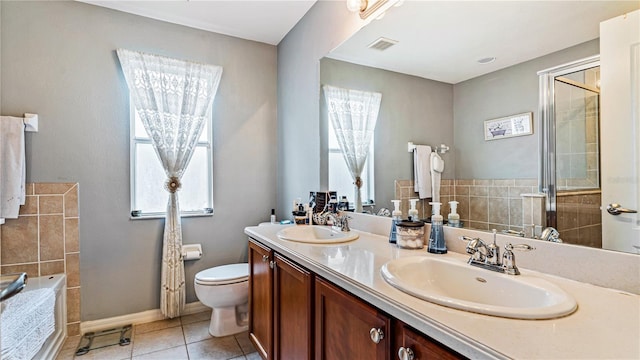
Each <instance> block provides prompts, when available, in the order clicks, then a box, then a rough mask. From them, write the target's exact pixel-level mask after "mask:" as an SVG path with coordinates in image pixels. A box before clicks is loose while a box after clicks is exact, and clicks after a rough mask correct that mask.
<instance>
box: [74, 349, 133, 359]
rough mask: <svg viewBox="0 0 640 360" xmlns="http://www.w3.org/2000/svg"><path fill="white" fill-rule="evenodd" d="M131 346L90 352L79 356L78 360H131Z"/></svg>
mask: <svg viewBox="0 0 640 360" xmlns="http://www.w3.org/2000/svg"><path fill="white" fill-rule="evenodd" d="M131 349H132V346H131V345H125V346H120V345H111V346H107V347H103V348H100V349H93V350H89V352H88V353H86V354H84V355H81V356H77V357H76V360H123V359H131Z"/></svg>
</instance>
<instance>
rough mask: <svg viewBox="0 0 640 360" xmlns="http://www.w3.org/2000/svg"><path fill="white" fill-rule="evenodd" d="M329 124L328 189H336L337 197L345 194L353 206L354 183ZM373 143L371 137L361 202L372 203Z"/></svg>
mask: <svg viewBox="0 0 640 360" xmlns="http://www.w3.org/2000/svg"><path fill="white" fill-rule="evenodd" d="M327 123H328V124H329V126H328V129H329V131H328V132H329V134H328V136H329V137H328V138H329V189H330V190H331V191H336V192H337V193H338V197H342V196H346V197H347V199H348V200H349V207H350V208H354V207H355V198H356V195H355V194H356V192H355V185H354V184H353V178H352V177H351V173H350V172H349V168H348V167H347V164H346V162H345V161H344V157H343V155H342V152H341V151H340V145H339V144H338V139H337V138H336V133H335V131H334V130H333V124H332V123H331V121H327ZM373 144H374V139H371V144H370V145H369V155H368V156H367V161H366V162H365V165H364V170H363V171H362V176H361V177H362V182H363V185H362V189H361V190H362V204H363V205H365V206H366V205H367V204H374V189H375V188H374V176H373V165H374V160H373Z"/></svg>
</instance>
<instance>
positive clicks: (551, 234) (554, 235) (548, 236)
mask: <svg viewBox="0 0 640 360" xmlns="http://www.w3.org/2000/svg"><path fill="white" fill-rule="evenodd" d="M540 240H544V241H551V242H557V243H561V242H562V239H560V232H559V231H558V230H556V229H554V228H552V227H547V228H545V229H544V230H542V234H540Z"/></svg>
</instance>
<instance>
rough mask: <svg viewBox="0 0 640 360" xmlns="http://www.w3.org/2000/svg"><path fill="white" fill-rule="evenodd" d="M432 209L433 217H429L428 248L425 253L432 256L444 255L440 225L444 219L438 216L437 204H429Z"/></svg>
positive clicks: (445, 248) (442, 230)
mask: <svg viewBox="0 0 640 360" xmlns="http://www.w3.org/2000/svg"><path fill="white" fill-rule="evenodd" d="M429 204H430V205H431V206H432V207H433V215H431V233H430V234H429V246H428V247H427V251H428V252H430V253H433V254H446V253H447V245H446V244H445V242H444V229H443V228H442V223H443V220H444V218H443V217H442V215H440V205H441V203H439V202H430V203H429Z"/></svg>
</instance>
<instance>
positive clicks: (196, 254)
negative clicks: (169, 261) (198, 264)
mask: <svg viewBox="0 0 640 360" xmlns="http://www.w3.org/2000/svg"><path fill="white" fill-rule="evenodd" d="M201 257H202V253H201V252H200V251H198V250H193V251H187V252H186V253H185V254H184V256H183V257H182V259H183V260H198V259H200V258H201Z"/></svg>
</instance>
